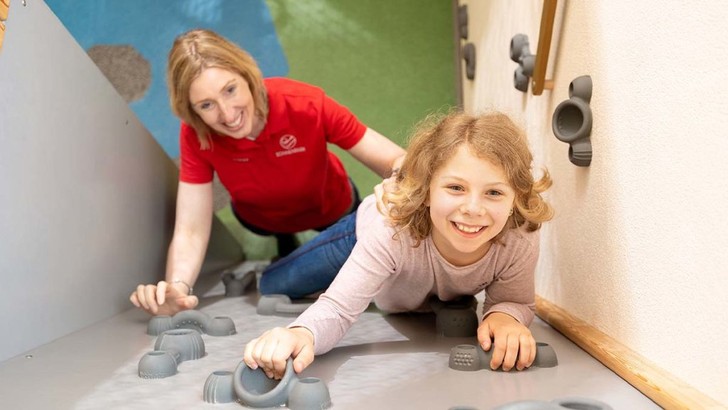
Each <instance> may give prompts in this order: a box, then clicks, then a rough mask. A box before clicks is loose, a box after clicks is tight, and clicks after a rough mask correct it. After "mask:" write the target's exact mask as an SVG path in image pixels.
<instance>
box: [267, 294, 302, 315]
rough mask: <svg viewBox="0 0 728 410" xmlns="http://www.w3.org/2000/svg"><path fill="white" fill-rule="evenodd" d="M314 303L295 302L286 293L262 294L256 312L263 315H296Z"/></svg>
mask: <svg viewBox="0 0 728 410" xmlns="http://www.w3.org/2000/svg"><path fill="white" fill-rule="evenodd" d="M312 304H313V303H293V301H291V298H289V297H288V296H286V295H278V294H272V295H260V298H259V299H258V306H257V307H256V312H257V313H258V314H259V315H263V316H296V315H300V314H301V313H303V311H304V310H306V309H308V307H309V306H311V305H312Z"/></svg>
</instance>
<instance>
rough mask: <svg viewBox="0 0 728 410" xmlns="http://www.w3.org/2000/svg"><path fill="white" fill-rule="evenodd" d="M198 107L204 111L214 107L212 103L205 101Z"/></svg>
mask: <svg viewBox="0 0 728 410" xmlns="http://www.w3.org/2000/svg"><path fill="white" fill-rule="evenodd" d="M198 107H199V108H200V110H202V111H207V110H209V109H210V108H211V107H212V103H209V102H204V103H202V104H200V105H199V106H198Z"/></svg>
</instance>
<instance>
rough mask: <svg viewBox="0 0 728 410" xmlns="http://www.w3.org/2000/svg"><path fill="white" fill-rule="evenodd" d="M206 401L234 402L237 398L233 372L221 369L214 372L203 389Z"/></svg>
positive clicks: (203, 397)
mask: <svg viewBox="0 0 728 410" xmlns="http://www.w3.org/2000/svg"><path fill="white" fill-rule="evenodd" d="M202 399H203V400H204V401H205V403H232V402H234V401H235V400H236V399H237V396H236V395H235V389H234V388H233V372H230V371H227V370H219V371H216V372H212V373H211V374H210V375H209V376H208V377H207V380H205V386H204V387H203V389H202Z"/></svg>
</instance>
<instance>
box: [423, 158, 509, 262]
mask: <svg viewBox="0 0 728 410" xmlns="http://www.w3.org/2000/svg"><path fill="white" fill-rule="evenodd" d="M514 198H515V191H514V190H513V188H511V186H510V184H509V182H508V179H507V178H506V175H505V173H504V172H503V169H501V167H499V166H496V165H495V164H493V163H492V162H490V161H488V160H485V159H482V158H478V157H476V156H474V155H473V154H472V153H471V152H470V149H469V148H468V146H467V145H466V144H462V145H460V147H458V148H457V150H456V151H455V154H454V155H453V156H452V157H451V158H450V159H449V160H448V161H447V162H445V164H444V165H443V166H442V167H441V168H440V169H438V170H437V171H435V173H434V174H433V176H432V180H431V181H430V198H429V200H428V202H427V205H428V206H429V207H430V218H431V219H432V240H433V242H434V243H435V246H436V247H437V250H438V251H439V252H440V254H442V256H443V257H444V258H445V259H446V260H447V261H448V262H450V263H452V264H453V265H456V266H464V265H469V264H472V263H475V262H477V261H478V260H480V259H481V258H482V257H483V256H485V254H486V253H487V252H488V249H490V244H491V240H492V239H493V238H494V237H495V236H496V235H498V233H500V232H501V230H503V227H504V226H505V225H506V223H507V222H508V217H509V216H510V212H511V209H512V207H513V201H514Z"/></svg>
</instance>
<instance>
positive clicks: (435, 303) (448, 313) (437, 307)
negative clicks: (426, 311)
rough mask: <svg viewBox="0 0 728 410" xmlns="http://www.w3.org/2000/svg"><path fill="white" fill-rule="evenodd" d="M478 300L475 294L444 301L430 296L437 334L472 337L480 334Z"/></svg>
mask: <svg viewBox="0 0 728 410" xmlns="http://www.w3.org/2000/svg"><path fill="white" fill-rule="evenodd" d="M477 306H478V302H477V300H475V297H473V296H463V297H460V298H458V299H456V300H452V301H447V302H443V301H441V300H440V299H438V298H436V297H433V298H430V308H431V309H432V311H433V312H435V315H436V319H435V328H436V330H437V334H438V335H441V336H445V337H471V336H476V335H477V334H478V324H479V323H478V314H477V313H476V312H475V308H476V307H477Z"/></svg>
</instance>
